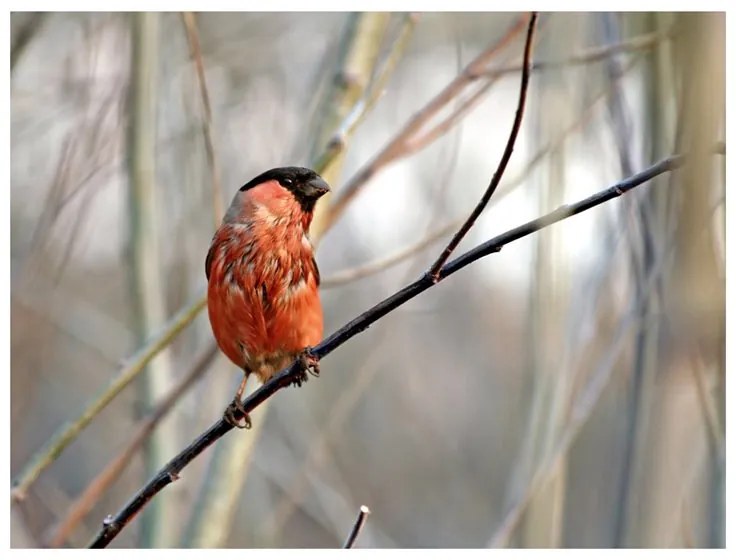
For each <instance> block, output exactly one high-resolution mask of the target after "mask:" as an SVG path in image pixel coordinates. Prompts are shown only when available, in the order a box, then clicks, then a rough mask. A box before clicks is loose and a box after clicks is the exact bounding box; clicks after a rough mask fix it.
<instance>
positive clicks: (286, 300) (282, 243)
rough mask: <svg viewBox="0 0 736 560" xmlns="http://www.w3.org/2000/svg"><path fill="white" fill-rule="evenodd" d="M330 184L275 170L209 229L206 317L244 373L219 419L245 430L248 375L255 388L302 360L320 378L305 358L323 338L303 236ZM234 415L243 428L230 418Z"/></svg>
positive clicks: (304, 171) (310, 250)
mask: <svg viewBox="0 0 736 560" xmlns="http://www.w3.org/2000/svg"><path fill="white" fill-rule="evenodd" d="M329 191H330V186H329V185H328V184H327V182H326V181H325V180H324V179H323V178H322V177H320V176H319V175H318V174H317V173H316V172H315V171H313V170H311V169H308V168H306V167H278V168H274V169H270V170H268V171H265V172H264V173H261V174H260V175H258V176H257V177H255V178H253V179H251V180H250V181H248V182H247V183H245V185H243V186H242V187H241V188H240V189H239V190H238V191H237V193H236V194H235V196H234V198H233V200H232V203H231V204H230V207H229V208H228V210H227V212H226V213H225V216H224V218H223V220H222V224H221V225H220V226H219V227H218V229H217V230H216V231H215V234H214V236H213V238H212V242H211V244H210V247H209V251H208V252H207V258H206V259H205V274H206V276H207V312H208V315H209V320H210V325H211V327H212V332H213V334H214V337H215V340H216V341H217V345H218V346H219V348H220V350H221V351H222V352H223V353H224V354H225V355H226V356H227V357H228V358H229V359H230V361H231V362H233V363H234V364H235V365H236V366H238V368H240V369H241V370H242V371H243V379H242V381H241V383H240V386H239V387H238V389H237V391H236V392H235V396H234V397H233V401H232V402H231V403H230V405H229V406H228V407H227V408H226V409H225V412H224V413H223V418H224V419H225V420H226V421H227V422H228V423H230V424H232V425H233V426H236V427H238V428H250V427H251V420H250V416H249V415H248V414H247V413H246V411H245V409H244V408H243V404H242V398H243V392H244V391H245V384H246V381H247V380H248V377H249V376H250V375H251V374H255V375H256V376H257V377H258V379H259V380H260V381H261V383H265V382H267V381H268V380H269V379H270V378H271V377H272V376H273V375H274V373H276V372H278V371H279V370H281V369H282V368H284V367H286V366H287V365H289V364H290V363H291V362H293V361H294V360H295V359H300V360H301V363H302V365H303V369H302V373H303V376H302V377H300V378H297V380H296V381H295V383H296V384H298V385H301V382H302V381H304V380H306V373H305V372H306V371H310V372H311V373H312V374H314V375H319V360H318V359H317V358H316V356H314V355H313V354H312V353H311V349H312V347H314V346H315V345H316V344H317V343H319V341H320V340H321V339H322V333H323V328H324V327H323V321H324V319H323V311H322V304H321V301H320V296H319V284H320V275H319V269H318V267H317V262H316V260H315V257H314V247H313V245H312V242H311V241H310V238H309V226H310V224H311V222H312V217H313V215H314V208H315V205H316V203H317V201H318V200H319V199H320V198H321V197H322V196H323V195H325V194H326V193H327V192H329ZM236 411H237V412H239V413H240V415H241V417H242V420H243V423H242V424H241V423H239V422H238V421H237V419H236V416H235V414H236Z"/></svg>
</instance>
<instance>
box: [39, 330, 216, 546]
mask: <svg viewBox="0 0 736 560" xmlns="http://www.w3.org/2000/svg"><path fill="white" fill-rule="evenodd" d="M215 356H217V346H216V345H215V344H214V342H213V343H211V344H210V345H209V347H208V348H206V349H205V350H204V351H202V352H201V353H200V355H199V357H197V358H196V359H195V361H194V364H193V365H192V367H191V368H190V369H189V371H188V372H187V373H186V374H185V375H184V376H183V377H182V378H181V379H179V381H178V382H177V384H176V385H175V386H174V387H172V389H171V391H170V392H169V394H168V395H167V396H166V397H165V398H164V399H163V400H162V401H161V402H160V403H159V404H158V406H157V407H156V409H155V410H153V411H152V412H151V414H149V416H148V418H145V419H143V420H141V421H140V422H139V423H138V429H137V430H136V432H135V434H134V435H133V437H132V438H130V441H129V442H128V445H127V446H126V447H125V448H124V449H123V450H122V451H121V452H120V453H118V455H117V456H116V457H114V458H113V459H112V460H111V461H110V462H109V463H108V464H107V466H105V468H104V469H103V470H102V471H101V472H100V473H99V474H98V475H97V476H96V477H95V478H94V479H93V480H92V482H90V483H89V484H88V485H87V487H86V488H85V489H84V490H83V491H82V493H81V494H80V495H79V497H78V498H77V499H76V500H75V501H74V503H73V504H72V505H71V506H70V507H69V508H66V514H65V516H64V519H62V520H61V521H60V522H59V524H58V525H57V527H56V529H55V530H54V533H53V534H52V535H51V536H50V537H49V539H48V542H47V546H51V547H60V546H62V545H63V544H64V543H65V542H66V541H67V540H68V538H69V535H70V534H71V533H72V531H74V529H75V528H76V527H77V525H78V524H79V523H80V522H81V521H82V519H83V518H84V516H85V515H87V514H88V513H89V512H90V511H91V510H92V508H93V507H94V506H95V504H96V503H97V502H98V501H99V499H100V497H101V496H102V495H103V494H104V493H105V491H106V490H107V489H108V488H109V487H110V486H111V485H112V484H113V483H114V482H115V481H116V480H117V479H118V477H119V476H120V474H121V473H122V472H123V471H124V470H125V467H127V466H128V465H129V464H130V461H131V460H132V459H133V456H134V455H135V453H136V451H138V449H140V447H141V446H142V445H143V443H144V442H145V441H146V439H147V438H148V436H150V435H151V434H152V433H153V430H154V429H155V428H156V426H157V425H158V423H159V422H160V421H161V419H162V418H164V417H165V416H166V415H167V414H168V413H169V411H170V410H171V409H172V408H173V407H174V405H175V404H176V403H177V402H178V401H179V399H180V398H181V397H182V396H183V395H184V393H186V391H187V390H188V389H189V388H190V387H191V386H192V385H193V384H194V382H195V381H196V380H197V379H199V377H200V376H201V375H202V374H203V373H204V372H205V371H206V370H207V367H208V366H209V364H210V363H211V362H212V360H213V359H214V358H215Z"/></svg>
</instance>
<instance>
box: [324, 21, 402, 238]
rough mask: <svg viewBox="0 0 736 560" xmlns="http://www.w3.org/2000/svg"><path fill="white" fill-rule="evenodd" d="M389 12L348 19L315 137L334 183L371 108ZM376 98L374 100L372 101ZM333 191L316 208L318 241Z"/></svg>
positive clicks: (333, 183) (326, 169)
mask: <svg viewBox="0 0 736 560" xmlns="http://www.w3.org/2000/svg"><path fill="white" fill-rule="evenodd" d="M389 20H390V14H388V13H375V14H368V13H364V14H353V15H351V16H350V19H349V20H348V25H347V27H346V29H345V36H344V37H343V40H342V41H341V44H342V45H343V49H344V50H343V52H342V53H341V56H340V59H339V60H338V63H337V64H338V67H337V70H336V72H335V76H334V79H333V83H332V87H331V89H330V90H328V91H327V94H326V95H325V97H324V98H323V100H322V107H321V110H320V113H321V115H322V117H321V120H320V122H319V125H318V127H317V130H316V133H315V135H314V136H315V138H316V143H317V145H318V146H325V149H324V151H323V153H321V154H320V155H318V156H317V157H316V159H315V162H314V163H313V165H314V167H315V170H316V171H317V172H318V173H320V174H321V175H322V176H323V177H324V178H325V179H326V180H327V182H328V183H330V184H331V185H335V184H337V182H338V181H339V179H340V173H341V171H342V165H343V161H344V155H345V149H346V147H347V142H348V141H349V136H348V135H347V134H348V133H352V132H353V131H354V130H355V127H356V126H357V124H358V122H360V121H361V120H362V118H363V116H364V114H365V111H366V110H368V104H367V103H366V100H367V99H370V97H371V96H370V93H369V83H370V80H371V76H372V75H373V74H374V72H375V68H376V64H377V63H378V56H379V53H380V48H381V44H382V42H383V39H384V37H385V34H386V32H387V29H388V24H389ZM375 101H376V98H374V99H373V102H375ZM332 196H333V195H332V194H331V193H328V194H327V195H326V196H325V197H323V198H322V200H320V202H319V204H318V205H317V208H316V209H315V213H314V218H313V220H312V225H311V226H310V237H311V239H312V242H313V243H315V244H318V243H319V241H320V239H321V238H322V235H323V234H324V232H325V231H327V229H328V228H329V224H327V223H326V222H325V216H326V215H327V208H328V207H329V205H330V204H331V201H332Z"/></svg>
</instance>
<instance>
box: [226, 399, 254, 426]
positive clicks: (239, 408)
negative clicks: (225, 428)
mask: <svg viewBox="0 0 736 560" xmlns="http://www.w3.org/2000/svg"><path fill="white" fill-rule="evenodd" d="M236 412H239V413H240V414H241V415H242V418H241V419H242V421H243V422H242V423H240V422H239V421H238V419H237V417H236V415H235V413H236ZM222 417H223V418H224V419H225V422H227V423H228V424H230V425H231V426H234V427H236V428H240V429H241V430H242V429H243V428H245V429H246V430H250V427H251V421H250V415H249V414H248V413H247V412H246V411H245V408H244V407H243V402H242V401H241V400H240V399H239V398H237V397H235V398H234V399H233V402H231V403H230V404H229V405H228V406H227V408H226V409H225V412H223V414H222Z"/></svg>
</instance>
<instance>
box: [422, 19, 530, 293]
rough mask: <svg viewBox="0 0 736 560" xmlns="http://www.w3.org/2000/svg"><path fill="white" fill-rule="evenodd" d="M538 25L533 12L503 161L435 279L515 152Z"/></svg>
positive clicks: (434, 272)
mask: <svg viewBox="0 0 736 560" xmlns="http://www.w3.org/2000/svg"><path fill="white" fill-rule="evenodd" d="M536 25H537V12H532V15H531V17H530V18H529V27H528V28H527V32H526V43H525V44H524V63H523V69H522V71H521V87H520V88H519V103H518V104H517V106H516V115H515V116H514V124H513V126H512V127H511V133H510V134H509V139H508V141H507V142H506V148H505V149H504V151H503V155H502V156H501V161H500V162H499V163H498V167H497V168H496V172H495V173H494V174H493V177H492V178H491V182H490V183H489V184H488V188H487V189H486V192H485V193H483V197H482V198H481V199H480V202H478V204H477V205H476V207H475V208H474V209H473V211H472V212H471V214H470V216H468V219H467V220H466V221H465V223H464V224H463V225H462V226H460V229H459V230H458V231H457V233H456V234H455V235H454V236H453V238H452V239H451V240H450V243H448V245H447V247H445V249H444V251H442V253H441V254H440V256H439V258H438V259H437V260H436V261H435V263H434V264H433V265H432V267H431V268H430V269H429V275H430V276H431V277H432V278H433V279H434V280H438V279H439V276H438V275H439V271H440V269H441V268H442V265H444V264H445V263H446V262H447V259H449V258H450V255H451V254H452V252H453V251H454V250H455V249H456V248H457V246H458V245H459V243H460V241H462V239H463V237H465V235H466V234H467V233H468V232H469V231H470V228H471V227H473V224H474V223H475V220H477V219H478V216H480V213H481V212H483V209H484V208H485V207H486V205H487V204H488V201H489V200H490V199H491V196H493V193H494V192H495V191H496V188H497V187H498V184H499V183H500V182H501V177H503V173H504V171H506V166H507V165H508V163H509V160H510V159H511V154H512V153H513V152H514V144H516V138H517V137H518V136H519V130H520V129H521V120H522V118H523V117H524V107H525V106H526V92H527V90H528V89H529V65H530V62H531V58H532V42H533V40H534V28H535V27H536Z"/></svg>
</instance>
